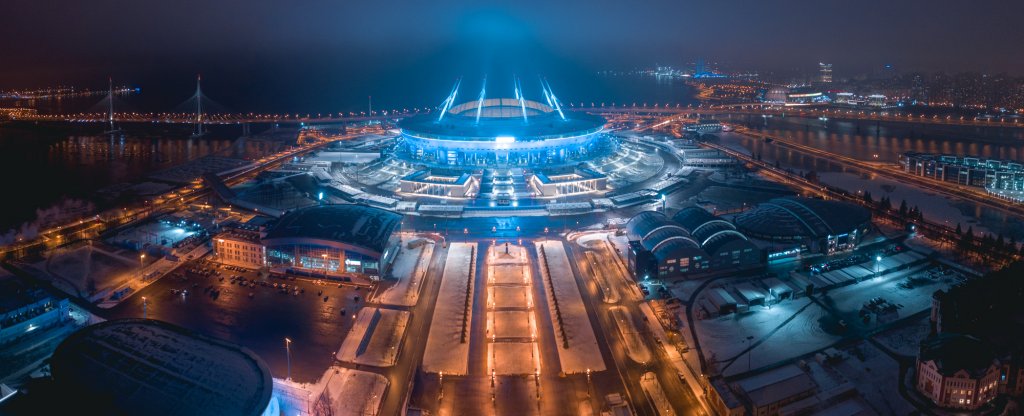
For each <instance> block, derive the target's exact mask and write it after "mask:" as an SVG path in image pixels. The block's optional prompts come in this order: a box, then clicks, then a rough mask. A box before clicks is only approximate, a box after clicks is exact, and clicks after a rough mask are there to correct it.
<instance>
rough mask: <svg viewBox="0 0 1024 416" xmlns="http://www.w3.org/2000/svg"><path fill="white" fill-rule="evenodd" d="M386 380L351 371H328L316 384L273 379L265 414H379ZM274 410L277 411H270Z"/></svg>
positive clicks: (340, 368)
mask: <svg viewBox="0 0 1024 416" xmlns="http://www.w3.org/2000/svg"><path fill="white" fill-rule="evenodd" d="M388 384H389V383H388V379H387V378H385V377H384V376H382V375H379V374H374V373H370V372H366V371H359V370H353V369H351V368H343V367H331V368H328V369H327V371H326V372H325V373H324V375H323V376H322V377H320V380H318V381H317V382H316V383H295V382H292V381H287V380H281V379H276V378H275V379H274V393H273V396H272V397H271V400H270V406H269V409H268V412H265V413H264V414H273V415H275V416H276V415H298V416H310V415H323V414H329V415H334V416H367V415H376V414H378V413H379V412H380V406H381V403H382V402H383V399H384V394H385V392H387V389H388ZM274 406H277V411H276V412H274V411H273V410H274V409H273V408H274Z"/></svg>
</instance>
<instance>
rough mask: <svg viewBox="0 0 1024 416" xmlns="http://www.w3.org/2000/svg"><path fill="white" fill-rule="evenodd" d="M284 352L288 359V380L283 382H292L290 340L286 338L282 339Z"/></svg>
mask: <svg viewBox="0 0 1024 416" xmlns="http://www.w3.org/2000/svg"><path fill="white" fill-rule="evenodd" d="M284 351H285V356H286V357H288V378H286V379H285V380H288V381H292V340H291V339H288V338H287V337H285V339H284Z"/></svg>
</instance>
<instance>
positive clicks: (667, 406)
mask: <svg viewBox="0 0 1024 416" xmlns="http://www.w3.org/2000/svg"><path fill="white" fill-rule="evenodd" d="M640 387H641V388H643V389H644V394H646V395H647V397H648V398H649V399H650V400H651V403H653V405H654V408H655V409H657V411H658V414H659V415H662V416H674V415H675V414H676V412H675V410H674V409H672V403H671V402H669V401H668V396H666V395H665V390H663V389H662V388H661V383H660V382H658V376H656V375H654V373H651V372H647V373H644V375H642V376H640Z"/></svg>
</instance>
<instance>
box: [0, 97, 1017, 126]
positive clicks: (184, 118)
mask: <svg viewBox="0 0 1024 416" xmlns="http://www.w3.org/2000/svg"><path fill="white" fill-rule="evenodd" d="M579 104H580V105H571V104H570V105H569V106H567V107H566V108H567V109H569V110H572V111H582V112H587V113H594V114H604V115H638V116H644V115H649V116H670V115H682V116H687V117H690V118H701V117H713V116H718V115H762V116H772V117H810V118H820V117H825V118H832V119H840V120H864V121H879V122H882V121H884V122H902V123H915V124H931V125H954V126H976V127H1011V128H1020V127H1024V122H1022V121H1021V120H1020V118H1015V117H999V118H995V117H991V118H985V117H953V116H939V115H924V114H913V113H906V112H891V111H871V110H860V109H846V108H835V107H829V106H779V105H771V104H764V103H741V104H723V105H710V106H705V105H698V106H680V105H668V104H666V105H661V104H654V105H647V104H642V105H603V104H602V105H593V103H591V104H592V105H586V103H579ZM432 111H434V110H432V109H414V110H400V111H379V112H378V111H373V112H371V113H369V114H366V113H347V114H343V113H337V114H316V115H312V114H305V115H303V114H253V113H248V114H210V115H204V116H203V117H202V119H201V120H199V121H197V118H196V115H195V114H193V113H114V114H113V115H111V114H107V113H80V114H58V115H47V114H26V115H21V116H18V117H15V119H17V120H26V121H55V122H71V123H100V122H102V123H110V122H111V120H112V121H113V122H114V123H119V124H124V123H169V124H191V125H197V124H199V125H218V124H269V123H272V124H296V125H303V124H318V125H330V124H345V123H353V122H365V121H392V120H398V119H401V118H405V117H410V116H414V115H417V114H423V113H428V114H429V113H431V112H432Z"/></svg>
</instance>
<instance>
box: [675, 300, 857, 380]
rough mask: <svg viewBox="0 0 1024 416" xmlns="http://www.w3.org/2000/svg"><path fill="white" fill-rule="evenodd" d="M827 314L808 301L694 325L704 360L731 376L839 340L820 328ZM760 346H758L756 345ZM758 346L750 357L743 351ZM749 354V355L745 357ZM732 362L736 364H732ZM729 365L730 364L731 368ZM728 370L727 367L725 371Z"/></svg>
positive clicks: (704, 320)
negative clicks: (714, 364)
mask: <svg viewBox="0 0 1024 416" xmlns="http://www.w3.org/2000/svg"><path fill="white" fill-rule="evenodd" d="M827 316H828V313H827V312H826V311H825V310H823V309H821V307H819V306H818V305H815V304H812V303H811V301H810V300H809V299H807V298H802V299H797V300H792V301H785V302H782V303H779V304H776V305H772V307H771V308H770V309H769V308H765V307H761V306H755V307H753V308H752V309H751V311H749V312H742V313H736V314H730V315H725V316H721V317H718V318H712V319H703V320H697V321H695V322H693V325H695V326H696V330H697V336H698V337H699V338H700V345H701V348H702V350H703V354H704V357H705V359H707V361H708V362H709V363H714V362H717V363H718V364H716V366H717V368H718V370H719V371H722V370H723V369H724V374H726V375H732V374H738V373H742V372H746V371H748V370H750V369H757V368H761V367H764V366H767V365H771V364H774V363H776V362H779V361H782V360H785V359H789V358H792V357H796V356H799V355H803V354H807V353H809V352H812V351H816V350H818V349H821V348H824V347H827V346H829V345H831V344H832V343H834V342H836V341H838V340H839V339H840V337H839V336H836V335H832V334H829V333H827V332H825V330H824V329H823V328H822V326H821V321H822V320H824V318H826V317H827ZM758 343H760V344H758ZM753 344H758V345H757V347H755V348H754V349H753V350H752V352H753V354H752V355H750V354H748V353H745V352H744V351H745V350H747V349H748V348H750V346H751V345H753ZM748 355H749V356H748ZM733 361H735V362H733ZM730 364H731V365H730ZM726 367H728V368H726Z"/></svg>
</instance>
